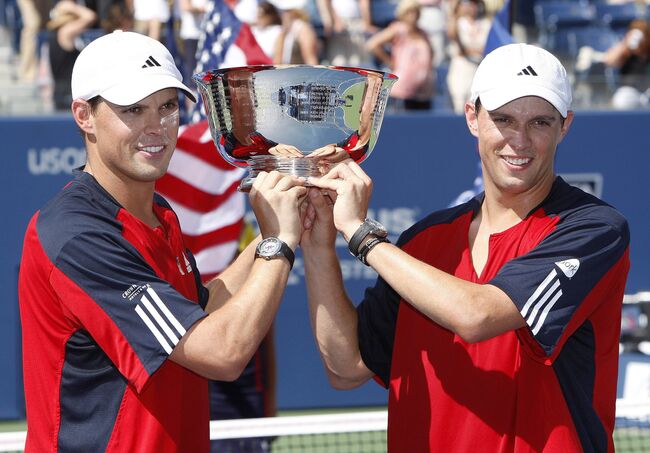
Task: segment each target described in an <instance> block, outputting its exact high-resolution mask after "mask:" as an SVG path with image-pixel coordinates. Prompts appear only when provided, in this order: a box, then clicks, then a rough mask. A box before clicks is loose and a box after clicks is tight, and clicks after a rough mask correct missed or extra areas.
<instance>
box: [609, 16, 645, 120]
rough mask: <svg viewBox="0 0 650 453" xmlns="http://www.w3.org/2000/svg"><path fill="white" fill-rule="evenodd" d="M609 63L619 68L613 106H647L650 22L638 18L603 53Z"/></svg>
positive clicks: (628, 107) (622, 108) (632, 107)
mask: <svg viewBox="0 0 650 453" xmlns="http://www.w3.org/2000/svg"><path fill="white" fill-rule="evenodd" d="M603 60H604V63H605V64H606V65H607V66H610V67H613V68H616V69H618V72H619V75H620V83H619V85H620V87H619V88H618V89H617V90H616V92H615V93H614V95H613V97H612V107H613V108H615V109H619V110H629V109H636V108H643V107H647V106H648V104H649V99H648V97H649V95H650V91H649V89H650V24H649V23H648V22H647V21H645V20H635V21H633V22H632V23H631V24H630V26H629V27H628V31H627V32H626V33H625V36H624V37H623V39H621V41H619V42H618V43H616V44H615V45H614V46H612V47H611V48H610V49H609V50H608V51H607V52H606V53H605V55H604V57H603Z"/></svg>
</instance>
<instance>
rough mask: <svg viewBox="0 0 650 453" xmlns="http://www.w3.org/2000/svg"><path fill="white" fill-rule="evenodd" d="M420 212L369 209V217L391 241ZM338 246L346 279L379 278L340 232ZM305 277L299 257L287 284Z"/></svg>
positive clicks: (253, 217) (295, 282)
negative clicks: (387, 234) (353, 251)
mask: <svg viewBox="0 0 650 453" xmlns="http://www.w3.org/2000/svg"><path fill="white" fill-rule="evenodd" d="M419 212H420V210H419V208H407V207H399V208H381V209H377V210H373V209H369V210H368V217H370V218H373V219H376V220H378V221H379V222H380V223H381V224H383V225H384V226H385V227H386V229H387V230H388V232H389V235H390V239H391V241H392V242H395V241H396V240H397V238H398V237H399V235H400V234H401V233H402V232H403V231H404V230H406V229H407V228H409V227H410V226H411V225H413V224H414V223H415V222H416V221H417V220H418V215H419ZM246 219H247V221H253V222H254V220H255V216H254V215H253V214H252V213H251V212H249V213H247V216H246ZM256 226H257V225H256ZM336 248H337V252H338V255H339V262H340V264H341V273H342V274H343V280H344V281H350V280H365V281H367V282H368V283H371V282H373V281H374V280H375V279H376V278H377V273H376V272H375V271H374V270H373V269H372V268H371V267H368V266H366V265H364V264H363V263H362V262H361V261H359V260H358V259H355V258H353V257H352V255H350V252H349V251H348V244H347V242H345V239H343V237H342V236H341V235H340V234H339V235H337V237H336ZM304 278H305V265H304V261H303V260H302V259H301V258H300V257H298V258H296V260H295V262H294V264H293V269H292V270H291V274H290V275H289V280H288V282H287V285H289V286H294V285H300V284H302V283H303V281H304Z"/></svg>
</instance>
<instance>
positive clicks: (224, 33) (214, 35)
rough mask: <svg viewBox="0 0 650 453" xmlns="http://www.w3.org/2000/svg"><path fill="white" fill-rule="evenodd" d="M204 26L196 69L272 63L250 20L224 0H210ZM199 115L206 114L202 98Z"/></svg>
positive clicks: (196, 115)
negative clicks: (248, 22)
mask: <svg viewBox="0 0 650 453" xmlns="http://www.w3.org/2000/svg"><path fill="white" fill-rule="evenodd" d="M201 30H203V31H202V33H201V36H200V38H199V44H198V51H197V55H196V60H197V66H196V73H199V72H203V71H207V70H210V69H218V68H234V67H238V66H248V65H258V64H271V63H272V61H271V59H270V58H269V57H268V56H267V55H266V54H265V53H264V51H263V50H262V48H261V47H260V45H259V44H258V43H257V41H256V40H255V36H253V32H252V30H251V28H250V27H249V26H248V24H246V23H243V22H241V21H240V20H239V19H238V18H237V16H235V13H234V12H233V11H232V9H231V8H230V7H229V6H228V4H227V3H226V2H225V1H224V0H214V1H212V2H210V3H209V5H208V8H207V11H206V13H205V18H204V19H203V23H202V25H201ZM200 118H205V113H204V111H203V108H202V100H201V99H200V100H199V102H197V103H196V106H195V108H194V112H193V113H192V119H193V120H194V121H195V122H196V121H198V120H199V119H200Z"/></svg>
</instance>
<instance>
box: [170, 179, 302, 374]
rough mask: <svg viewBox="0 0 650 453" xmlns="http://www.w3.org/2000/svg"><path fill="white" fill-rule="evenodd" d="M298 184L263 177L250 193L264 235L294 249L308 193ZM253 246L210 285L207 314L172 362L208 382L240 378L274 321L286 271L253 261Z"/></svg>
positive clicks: (282, 264) (284, 265) (278, 264)
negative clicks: (275, 238) (206, 378)
mask: <svg viewBox="0 0 650 453" xmlns="http://www.w3.org/2000/svg"><path fill="white" fill-rule="evenodd" d="M300 184H301V183H300V181H298V180H297V179H295V178H292V177H283V176H281V175H280V174H279V173H277V172H271V173H269V174H266V173H264V172H263V173H261V174H260V175H258V176H257V178H256V181H255V183H254V184H253V188H252V189H251V193H250V201H251V205H252V206H253V210H254V212H255V215H256V216H257V219H258V223H259V225H260V230H261V232H262V236H264V237H265V238H266V237H271V236H274V237H277V238H279V239H281V240H282V241H284V242H285V243H286V244H287V245H288V246H289V247H290V248H291V249H292V250H295V248H296V246H297V245H298V241H299V239H300V235H301V233H302V226H301V222H300V217H299V211H298V207H299V204H300V201H301V199H302V198H303V196H304V195H305V193H306V189H305V188H304V187H301V185H300ZM253 247H254V244H251V245H250V246H249V247H248V248H247V249H246V250H244V252H243V253H242V254H241V255H240V257H239V258H238V259H237V260H236V261H235V263H234V264H233V266H234V267H233V268H232V269H228V270H227V271H225V272H224V274H223V276H222V277H221V278H217V279H215V280H214V281H213V282H211V283H210V284H209V285H208V288H209V289H210V299H209V301H208V306H207V310H208V312H209V314H208V316H207V317H205V318H203V319H201V320H200V321H198V322H196V323H195V324H194V325H193V326H192V328H191V329H189V330H188V332H187V333H186V334H185V336H183V338H182V339H181V341H180V342H179V344H178V345H177V346H176V348H175V349H174V351H173V353H172V354H171V356H170V358H171V359H172V360H174V361H175V362H177V363H179V364H181V365H183V366H184V367H186V368H188V369H191V370H192V371H195V372H196V373H198V374H201V375H203V376H205V377H208V378H211V379H218V380H233V379H236V378H237V377H238V376H239V375H240V374H241V372H242V370H243V369H244V367H245V366H246V364H247V363H248V361H249V360H250V358H251V357H252V356H253V354H254V353H255V351H256V350H257V348H258V346H259V344H260V342H261V341H262V339H263V338H264V336H265V335H266V333H267V331H268V330H269V328H270V326H271V323H272V322H273V318H274V316H275V313H276V311H277V308H278V306H279V304H280V300H281V298H282V294H283V293H284V288H285V286H286V283H287V279H288V276H289V271H290V264H289V262H288V261H287V260H286V259H284V258H278V259H271V260H265V259H254V249H253ZM244 275H246V277H245V278H244V277H243V276H244Z"/></svg>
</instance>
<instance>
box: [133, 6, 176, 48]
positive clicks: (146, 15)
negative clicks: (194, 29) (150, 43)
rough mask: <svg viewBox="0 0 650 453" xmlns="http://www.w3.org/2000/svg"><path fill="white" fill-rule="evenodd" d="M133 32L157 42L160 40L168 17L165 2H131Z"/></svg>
mask: <svg viewBox="0 0 650 453" xmlns="http://www.w3.org/2000/svg"><path fill="white" fill-rule="evenodd" d="M133 17H134V18H135V31H137V32H138V33H142V34H144V35H147V36H149V37H150V38H153V39H155V40H157V41H160V40H161V39H162V33H163V31H162V29H163V25H164V24H166V23H167V21H168V20H169V17H170V12H169V3H168V2H167V0H133Z"/></svg>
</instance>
